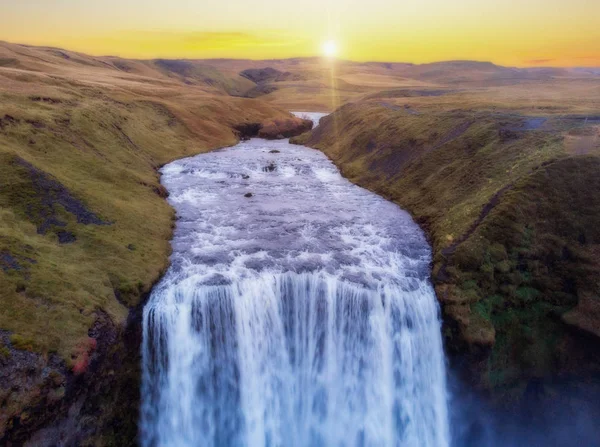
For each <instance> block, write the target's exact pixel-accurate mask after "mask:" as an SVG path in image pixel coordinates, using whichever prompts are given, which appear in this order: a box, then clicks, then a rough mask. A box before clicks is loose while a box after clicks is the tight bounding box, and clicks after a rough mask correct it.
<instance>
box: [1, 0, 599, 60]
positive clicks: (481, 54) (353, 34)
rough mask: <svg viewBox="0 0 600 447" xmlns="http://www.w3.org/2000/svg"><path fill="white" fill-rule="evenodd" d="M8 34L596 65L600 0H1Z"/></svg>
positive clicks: (18, 38) (255, 51)
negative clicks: (327, 46) (326, 45)
mask: <svg viewBox="0 0 600 447" xmlns="http://www.w3.org/2000/svg"><path fill="white" fill-rule="evenodd" d="M0 11H1V14H0V40H7V41H11V42H18V43H30V44H35V45H52V46H59V47H65V48H68V49H72V50H77V51H82V52H86V53H90V54H95V55H109V54H110V55H119V56H123V57H135V58H154V57H171V58H180V57H186V58H214V57H227V58H230V57H232V58H252V59H265V58H286V57H296V56H314V55H318V54H320V51H321V46H322V43H323V42H324V41H326V40H329V39H333V40H335V41H336V42H337V44H338V47H339V57H341V58H344V59H351V60H358V61H365V60H377V61H404V62H416V63H421V62H431V61H439V60H449V59H472V60H490V61H492V62H496V63H499V64H503V65H516V66H525V65H548V66H570V65H571V66H600V0H502V1H500V0H487V1H486V0H453V1H449V0H368V1H367V0H303V1H301V2H290V1H283V0H254V1H248V0H220V1H219V0H210V1H209V0H168V1H167V0H102V1H100V0H16V1H15V0H0Z"/></svg>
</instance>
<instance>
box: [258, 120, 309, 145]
mask: <svg viewBox="0 0 600 447" xmlns="http://www.w3.org/2000/svg"><path fill="white" fill-rule="evenodd" d="M312 127H313V122H312V121H311V120H305V119H301V118H288V119H282V120H273V121H270V122H268V123H265V124H264V125H263V126H262V128H261V129H260V130H259V132H258V137H259V138H264V139H266V140H278V139H282V138H292V137H295V136H297V135H300V134H303V133H304V132H308V131H309V130H311V129H312Z"/></svg>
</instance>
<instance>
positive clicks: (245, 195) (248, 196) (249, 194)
mask: <svg viewBox="0 0 600 447" xmlns="http://www.w3.org/2000/svg"><path fill="white" fill-rule="evenodd" d="M253 195H254V194H252V193H251V192H247V193H246V194H244V197H247V198H250V197H252V196H253Z"/></svg>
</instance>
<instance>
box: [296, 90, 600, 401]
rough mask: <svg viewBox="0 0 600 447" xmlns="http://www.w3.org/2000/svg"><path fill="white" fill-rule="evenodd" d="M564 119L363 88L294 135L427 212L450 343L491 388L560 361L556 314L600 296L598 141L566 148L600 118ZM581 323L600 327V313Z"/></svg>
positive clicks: (563, 332) (561, 335)
mask: <svg viewBox="0 0 600 447" xmlns="http://www.w3.org/2000/svg"><path fill="white" fill-rule="evenodd" d="M573 103H574V104H575V105H577V104H578V103H577V102H576V101H573ZM513 105H514V104H513ZM421 106H422V107H421V110H422V109H423V108H424V107H426V105H425V104H422V105H421ZM571 118H573V117H571ZM571 118H570V119H569V120H565V119H564V116H556V115H547V120H546V121H544V123H545V124H544V128H543V129H539V128H530V127H529V126H528V125H527V123H530V122H531V118H529V117H528V116H526V115H520V114H516V113H515V112H514V111H510V112H509V111H493V112H491V111H487V110H482V109H480V108H478V109H462V110H461V109H453V108H452V109H444V108H443V107H442V108H440V109H438V110H427V113H419V114H416V113H413V110H412V109H411V108H406V107H394V108H390V107H389V106H384V105H382V104H380V103H379V102H375V101H373V100H365V101H363V102H360V103H356V104H350V105H347V106H344V107H342V108H341V109H339V110H338V111H336V112H335V113H334V114H332V115H330V116H328V117H326V118H324V119H323V120H322V122H321V126H320V127H319V128H317V129H316V130H315V131H313V132H312V133H307V134H304V135H302V136H300V137H297V138H296V139H294V140H293V141H294V142H297V143H303V144H308V145H311V146H313V147H316V148H319V149H322V150H324V151H325V153H326V154H328V155H329V156H330V157H331V158H332V160H333V161H334V162H335V163H336V164H338V165H339V166H340V168H341V169H342V171H343V173H344V175H346V176H347V177H348V178H349V179H351V180H352V181H355V182H357V183H359V184H361V185H363V186H365V187H367V188H369V189H372V190H374V191H376V192H378V193H380V194H383V195H385V196H386V197H388V198H390V199H392V200H394V201H396V202H397V203H398V204H400V205H401V206H403V207H404V208H406V209H408V210H409V211H410V212H411V213H412V214H413V216H414V217H415V219H416V220H417V221H418V222H419V223H420V224H422V226H423V227H424V228H425V230H426V232H427V234H428V236H429V238H430V240H431V243H432V245H433V249H434V253H433V272H434V282H435V285H436V291H437V293H438V296H439V299H440V301H441V302H442V304H443V308H444V314H445V318H446V331H445V335H446V337H447V345H448V347H449V348H450V349H452V350H454V351H456V352H462V353H463V354H464V353H466V352H471V353H472V355H474V357H475V358H476V359H479V360H476V361H475V362H474V366H473V367H474V368H475V369H476V371H475V374H474V377H475V380H476V381H477V382H478V383H479V385H480V386H482V387H485V388H488V389H501V388H506V389H511V388H512V389H513V390H514V389H515V388H514V387H515V385H518V384H519V383H520V382H522V381H527V380H528V379H529V378H532V377H540V378H541V377H545V376H547V375H548V374H552V373H559V372H561V371H564V370H565V369H568V368H569V367H570V365H568V362H569V361H570V360H569V359H568V356H565V352H563V351H564V348H565V343H566V341H565V340H566V339H568V338H569V331H568V330H567V326H566V325H565V321H567V322H569V323H571V324H574V325H577V323H576V322H577V321H578V319H577V318H576V317H573V318H570V319H569V318H568V315H569V314H567V318H563V319H561V316H563V315H564V314H565V312H567V311H571V312H573V309H577V306H578V303H580V302H581V301H582V300H586V301H585V302H586V303H589V302H590V301H592V302H596V303H598V302H600V284H599V283H598V277H599V276H598V274H599V273H600V258H599V257H598V256H597V248H598V246H599V245H598V244H600V233H599V232H598V225H597V223H598V222H600V183H599V180H598V175H597V173H598V172H599V171H598V169H599V168H600V139H598V138H596V139H595V140H594V144H592V145H588V147H587V149H586V151H585V153H583V154H579V155H578V154H572V153H571V152H570V150H569V144H571V143H569V141H570V139H571V138H573V135H589V134H590V133H591V134H595V135H598V128H597V127H596V126H592V127H590V128H588V130H587V131H585V132H584V131H582V130H581V124H580V121H577V120H575V119H571ZM540 122H541V121H540ZM588 306H589V304H588ZM594 318H596V319H595V320H594ZM563 320H564V321H563ZM578 327H579V328H580V329H583V330H586V331H588V332H590V331H591V330H593V328H598V327H600V313H598V314H596V316H595V317H594V316H590V314H589V313H588V314H587V319H586V326H585V327H584V326H583V325H578ZM590 328H591V329H590ZM482 350H483V351H482ZM481 352H484V353H485V354H484V355H483V358H484V359H486V360H485V361H483V362H482V361H481V359H482V357H481ZM594 365H595V366H594ZM571 366H572V365H571ZM590 366H591V367H597V366H598V365H597V364H596V363H595V362H591V363H590ZM580 368H581V365H580Z"/></svg>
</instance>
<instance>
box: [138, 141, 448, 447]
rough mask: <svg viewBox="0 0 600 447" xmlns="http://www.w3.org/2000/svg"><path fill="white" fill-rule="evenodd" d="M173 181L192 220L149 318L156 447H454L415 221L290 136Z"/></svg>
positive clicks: (207, 162) (178, 237)
mask: <svg viewBox="0 0 600 447" xmlns="http://www.w3.org/2000/svg"><path fill="white" fill-rule="evenodd" d="M163 182H164V184H165V186H166V187H167V188H168V190H169V192H170V193H171V196H170V201H171V203H172V204H173V206H174V207H175V208H176V210H177V212H178V224H177V228H176V231H175V236H174V239H173V243H172V245H173V256H172V259H171V262H172V265H171V267H170V269H169V271H168V272H167V274H166V276H165V278H164V279H163V280H162V281H161V283H160V284H159V285H158V286H157V287H156V288H155V290H154V291H153V293H152V296H151V298H150V300H149V302H148V304H147V305H146V307H145V309H144V319H143V325H144V326H143V331H144V340H143V386H142V400H143V402H142V415H141V423H140V427H141V428H140V431H141V433H140V434H141V441H142V445H143V446H148V447H150V446H182V447H183V446H202V447H210V446H252V447H254V446H311V447H312V446H315V447H318V446H340V447H341V446H353V447H354V446H425V447H427V446H432V447H433V446H435V447H442V446H448V445H449V433H448V432H449V428H448V418H447V396H446V384H445V366H444V354H443V349H442V341H441V335H440V321H439V309H438V305H437V301H436V299H435V295H434V292H433V289H432V286H431V284H430V282H429V278H428V266H429V261H430V251H429V248H428V246H427V243H426V241H425V239H424V237H423V234H422V232H421V231H420V230H419V228H418V226H417V225H416V224H415V223H414V222H413V221H412V220H411V218H410V216H409V215H408V214H406V213H405V212H404V211H402V210H401V209H399V208H398V207H396V206H395V205H393V204H391V203H389V202H386V201H385V200H383V199H381V198H379V197H377V196H376V195H374V194H372V193H370V192H368V191H365V190H363V189H361V188H359V187H357V186H355V185H352V184H351V183H349V182H348V181H346V180H345V179H343V178H342V177H341V176H340V175H339V173H338V171H337V170H336V168H335V167H334V166H333V165H332V164H331V163H330V162H329V161H328V160H327V159H326V157H324V156H323V154H321V153H320V152H317V151H314V150H312V149H309V148H305V147H300V146H292V145H290V144H289V143H288V142H285V141H279V142H266V141H262V140H251V141H249V142H244V143H241V144H239V145H238V146H236V147H233V148H229V149H226V150H222V151H217V152H213V153H210V154H204V155H199V156H197V157H192V158H189V159H185V160H180V161H177V162H174V163H172V164H170V165H167V166H166V167H165V168H163ZM248 193H251V194H252V196H248V195H247V194H248Z"/></svg>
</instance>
